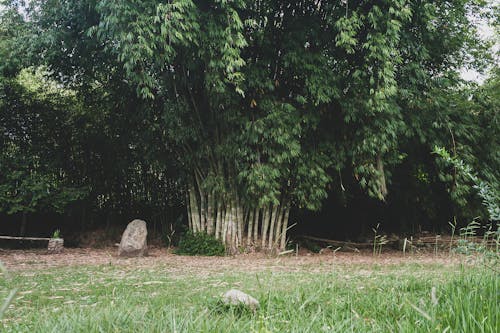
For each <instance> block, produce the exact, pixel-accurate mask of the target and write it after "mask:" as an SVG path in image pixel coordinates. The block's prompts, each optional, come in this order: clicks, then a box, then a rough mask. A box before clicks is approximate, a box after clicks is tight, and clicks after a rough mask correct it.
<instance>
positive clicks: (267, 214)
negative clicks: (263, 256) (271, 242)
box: [261, 207, 271, 248]
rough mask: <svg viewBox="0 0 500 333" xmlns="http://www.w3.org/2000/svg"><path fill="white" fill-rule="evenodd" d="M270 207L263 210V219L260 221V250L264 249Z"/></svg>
mask: <svg viewBox="0 0 500 333" xmlns="http://www.w3.org/2000/svg"><path fill="white" fill-rule="evenodd" d="M270 210H271V207H265V208H264V217H263V220H262V234H261V236H262V248H265V247H266V237H267V229H268V227H269V211H270Z"/></svg>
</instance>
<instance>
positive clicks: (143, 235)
mask: <svg viewBox="0 0 500 333" xmlns="http://www.w3.org/2000/svg"><path fill="white" fill-rule="evenodd" d="M147 236H148V229H147V228H146V222H144V221H143V220H133V221H132V222H130V223H129V224H128V225H127V228H126V229H125V231H124V232H123V235H122V240H121V242H120V246H119V247H118V255H119V256H120V257H142V256H144V255H147V251H148V245H147V241H146V239H147Z"/></svg>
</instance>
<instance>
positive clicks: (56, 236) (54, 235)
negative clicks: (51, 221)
mask: <svg viewBox="0 0 500 333" xmlns="http://www.w3.org/2000/svg"><path fill="white" fill-rule="evenodd" d="M52 238H61V230H59V229H56V230H55V231H54V233H52Z"/></svg>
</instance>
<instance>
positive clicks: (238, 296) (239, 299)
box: [222, 289, 260, 311]
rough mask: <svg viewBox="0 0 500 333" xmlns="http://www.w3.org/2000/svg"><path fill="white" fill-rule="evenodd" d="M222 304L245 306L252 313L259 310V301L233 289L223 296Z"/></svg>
mask: <svg viewBox="0 0 500 333" xmlns="http://www.w3.org/2000/svg"><path fill="white" fill-rule="evenodd" d="M222 303H224V304H226V305H243V306H246V307H247V308H249V309H250V310H252V311H255V310H257V309H258V308H259V305H260V304H259V301H258V300H256V299H255V298H253V297H252V296H250V295H247V294H245V293H244V292H242V291H240V290H237V289H231V290H229V291H228V292H226V293H225V294H224V295H223V296H222Z"/></svg>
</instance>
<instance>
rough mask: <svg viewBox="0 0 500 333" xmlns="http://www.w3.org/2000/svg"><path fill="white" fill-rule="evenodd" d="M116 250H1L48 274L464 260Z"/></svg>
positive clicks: (0, 254)
mask: <svg viewBox="0 0 500 333" xmlns="http://www.w3.org/2000/svg"><path fill="white" fill-rule="evenodd" d="M116 253H117V250H116V248H114V247H113V248H105V249H84V248H79V249H65V250H64V252H63V253H61V254H47V251H46V250H0V261H1V262H2V263H3V264H4V265H5V266H6V268H7V269H8V270H10V271H27V270H31V271H33V270H35V271H37V270H46V269H48V268H57V267H61V268H63V267H72V266H82V265H85V266H99V265H114V266H115V265H116V266H123V268H153V267H158V266H163V267H165V269H167V270H168V271H171V272H177V273H186V274H191V273H194V274H200V275H205V274H209V273H216V272H227V271H239V272H258V271H264V270H271V271H276V272H279V271H284V272H293V271H304V270H310V271H312V272H315V271H326V270H331V268H332V266H336V265H340V266H350V265H354V266H366V268H368V269H369V268H373V267H374V266H390V265H403V264H423V265H424V264H425V265H433V264H435V265H447V266H452V265H456V264H458V263H460V262H462V260H460V258H459V257H450V256H449V255H448V254H447V253H446V254H440V255H439V254H438V255H437V256H436V255H434V254H414V255H406V256H403V254H402V253H401V252H387V253H382V254H381V255H378V256H373V255H372V253H371V252H365V253H335V254H333V253H323V254H311V253H308V254H301V255H298V256H295V255H291V256H278V257H276V256H267V255H265V254H260V253H253V254H241V255H237V256H232V257H230V256H228V257H201V256H195V257H193V256H179V255H175V254H172V253H171V252H170V251H168V250H167V249H164V248H153V249H150V250H149V256H147V257H143V258H129V259H123V258H119V257H118V256H117V255H116Z"/></svg>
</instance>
